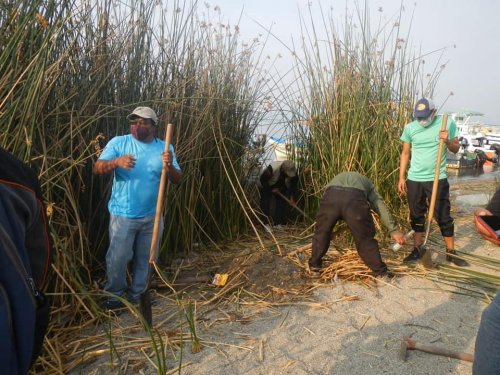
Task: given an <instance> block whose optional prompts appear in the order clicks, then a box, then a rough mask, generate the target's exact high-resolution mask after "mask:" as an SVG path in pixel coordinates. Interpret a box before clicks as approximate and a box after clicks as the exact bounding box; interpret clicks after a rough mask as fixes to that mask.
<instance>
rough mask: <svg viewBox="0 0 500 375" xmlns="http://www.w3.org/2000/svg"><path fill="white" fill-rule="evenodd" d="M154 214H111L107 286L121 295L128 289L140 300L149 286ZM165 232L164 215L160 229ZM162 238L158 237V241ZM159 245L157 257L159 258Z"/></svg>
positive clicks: (132, 296) (108, 289) (128, 293)
mask: <svg viewBox="0 0 500 375" xmlns="http://www.w3.org/2000/svg"><path fill="white" fill-rule="evenodd" d="M153 226H154V216H147V217H144V218H139V219H130V218H126V217H122V216H114V215H111V217H110V222H109V248H108V252H107V254H106V273H107V280H106V285H105V286H104V290H105V291H107V292H110V293H113V294H115V295H117V296H123V295H124V294H125V293H127V297H128V299H129V300H130V301H131V302H133V303H136V302H138V301H139V296H140V295H141V294H142V293H143V292H144V291H145V290H146V288H147V285H148V281H149V273H150V272H151V267H150V265H149V253H150V249H151V239H152V235H153ZM162 232H163V219H162V220H161V222H160V227H159V231H158V233H159V234H161V233H162ZM159 242H160V241H159V240H158V243H159ZM158 253H159V251H158V249H157V251H156V258H158ZM130 262H132V267H131V270H132V284H131V286H130V288H129V287H128V284H127V268H128V265H129V263H130Z"/></svg>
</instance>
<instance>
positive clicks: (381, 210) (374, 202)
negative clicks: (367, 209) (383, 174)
mask: <svg viewBox="0 0 500 375" xmlns="http://www.w3.org/2000/svg"><path fill="white" fill-rule="evenodd" d="M330 186H342V187H349V188H355V189H358V190H361V191H362V192H363V193H364V194H365V198H366V200H367V201H368V203H369V204H370V206H371V208H372V209H373V210H375V212H376V213H377V214H378V215H379V216H380V220H381V221H382V224H383V225H384V226H385V227H386V228H387V230H388V231H389V232H393V231H395V230H397V227H396V224H394V220H393V219H392V216H391V214H390V213H389V209H388V208H387V206H386V204H385V202H384V200H383V199H382V197H381V196H380V194H379V193H378V192H377V191H376V190H375V186H373V183H372V182H371V181H370V180H369V179H368V178H367V177H365V176H363V175H362V174H360V173H358V172H342V173H339V174H338V175H336V176H335V177H334V178H333V180H331V181H330V182H329V183H328V184H327V185H326V187H327V188H328V187H330Z"/></svg>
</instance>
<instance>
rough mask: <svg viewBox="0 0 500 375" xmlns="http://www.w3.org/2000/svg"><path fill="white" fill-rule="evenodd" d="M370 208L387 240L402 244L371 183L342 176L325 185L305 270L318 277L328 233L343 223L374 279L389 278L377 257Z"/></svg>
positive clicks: (400, 234) (355, 176)
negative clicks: (307, 269)
mask: <svg viewBox="0 0 500 375" xmlns="http://www.w3.org/2000/svg"><path fill="white" fill-rule="evenodd" d="M370 208H372V209H373V210H375V212H377V214H378V215H379V216H380V220H381V221H382V223H383V224H384V226H385V227H386V228H387V230H388V231H389V233H390V235H391V238H392V239H393V240H394V241H396V242H397V243H399V244H404V243H405V237H404V234H403V232H401V231H400V230H398V228H397V227H396V225H395V224H394V221H393V219H392V217H391V215H390V213H389V210H388V209H387V206H386V205H385V203H384V201H383V200H382V198H381V197H380V195H379V194H378V193H377V191H376V190H375V187H374V186H373V183H372V182H371V181H370V180H369V179H368V178H367V177H365V176H363V175H361V174H359V173H357V172H342V173H340V174H338V175H337V176H335V178H334V179H333V180H332V181H330V182H329V183H328V185H327V186H326V191H325V193H324V195H323V198H322V199H321V203H320V206H319V210H318V213H317V214H316V227H315V230H314V236H313V239H312V255H311V258H310V259H309V269H310V270H311V272H312V273H319V272H320V270H321V266H322V261H321V259H322V258H323V256H324V255H325V254H326V252H327V251H328V247H329V246H330V235H331V233H332V229H333V227H334V226H335V224H336V223H337V221H339V220H342V219H343V220H345V222H346V223H347V226H348V227H349V229H350V231H351V233H352V236H353V238H354V243H355V244H356V250H357V251H358V254H359V256H360V257H361V259H362V260H363V262H364V263H365V264H366V265H367V266H368V268H370V269H371V270H372V273H373V275H374V276H384V275H389V276H390V274H388V272H387V265H386V264H385V263H384V262H383V261H382V257H381V256H380V251H379V246H378V242H377V240H376V239H375V224H374V223H373V219H372V215H371V212H370Z"/></svg>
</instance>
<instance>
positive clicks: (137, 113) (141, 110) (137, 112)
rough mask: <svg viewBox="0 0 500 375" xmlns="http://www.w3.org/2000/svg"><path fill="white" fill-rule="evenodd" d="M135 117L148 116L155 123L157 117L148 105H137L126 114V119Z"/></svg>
mask: <svg viewBox="0 0 500 375" xmlns="http://www.w3.org/2000/svg"><path fill="white" fill-rule="evenodd" d="M136 117H142V118H150V119H151V120H153V122H154V123H155V124H157V123H158V117H156V113H155V111H153V110H152V109H151V108H149V107H137V108H136V109H134V110H133V111H132V113H131V114H130V115H128V116H127V119H128V120H133V119H134V118H136Z"/></svg>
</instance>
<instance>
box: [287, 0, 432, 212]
mask: <svg viewBox="0 0 500 375" xmlns="http://www.w3.org/2000/svg"><path fill="white" fill-rule="evenodd" d="M309 12H310V13H309V17H310V18H309V19H308V18H307V15H306V16H305V17H302V18H301V30H302V35H301V41H302V43H301V44H300V45H299V46H297V47H296V49H295V50H294V51H293V52H294V54H293V56H295V61H296V64H295V68H296V70H295V77H296V79H297V83H298V90H300V99H301V100H299V101H297V102H295V103H294V104H292V105H293V108H294V111H293V112H292V115H291V118H292V120H294V121H295V122H300V121H302V122H305V124H306V126H307V131H301V132H298V133H297V134H296V135H295V137H296V138H297V139H298V140H299V141H300V142H302V143H304V144H306V145H307V147H308V154H309V159H308V161H309V162H308V163H307V164H306V165H305V166H304V169H305V173H304V176H303V177H304V188H305V192H306V198H305V201H306V206H307V209H308V210H309V211H314V210H315V209H316V208H317V205H318V202H319V200H318V197H319V196H321V194H322V192H323V191H322V189H323V187H324V186H325V185H326V183H327V182H328V181H329V180H330V179H331V178H332V177H333V176H335V175H336V174H338V173H340V172H342V171H358V172H360V173H362V174H365V175H366V176H367V177H369V178H370V179H372V181H373V182H374V184H375V186H376V187H377V189H378V191H379V192H380V193H381V194H382V196H383V197H384V198H386V201H387V202H388V204H389V206H390V207H391V208H393V209H394V210H395V211H398V212H400V215H401V216H404V212H405V211H404V207H403V205H402V201H401V199H400V198H398V196H397V193H396V184H397V179H398V169H399V155H400V152H401V142H400V141H399V136H400V134H401V131H402V129H403V127H404V125H405V124H406V123H407V122H409V120H410V119H411V114H412V106H413V103H414V101H415V99H416V96H418V95H422V93H423V92H425V94H426V95H431V94H432V92H433V90H434V86H435V84H436V82H437V80H436V79H435V78H436V75H438V73H439V70H434V71H433V72H432V74H431V75H429V76H426V75H424V74H423V68H422V67H423V63H424V62H423V59H422V58H421V57H420V56H419V55H417V54H416V52H414V51H413V50H412V48H411V45H410V42H409V41H408V38H409V31H408V35H401V34H402V33H403V31H402V25H401V24H400V23H401V17H400V16H398V17H396V18H395V19H394V20H393V22H389V23H382V22H379V24H378V26H377V27H376V28H375V29H373V28H372V20H373V18H371V17H370V15H369V11H368V2H365V3H364V5H363V6H360V5H359V4H357V5H355V9H354V10H351V11H349V10H346V15H345V18H344V19H343V20H341V21H339V22H336V21H335V19H334V16H333V13H332V12H330V13H324V12H323V10H322V9H320V10H319V12H320V14H321V18H322V19H323V24H321V25H318V24H314V23H313V22H312V21H310V20H312V12H313V7H310V8H309ZM410 26H411V25H410ZM409 30H411V27H410V29H409Z"/></svg>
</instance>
